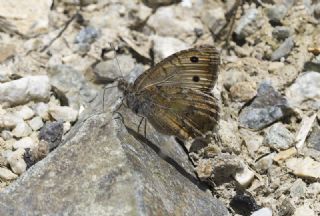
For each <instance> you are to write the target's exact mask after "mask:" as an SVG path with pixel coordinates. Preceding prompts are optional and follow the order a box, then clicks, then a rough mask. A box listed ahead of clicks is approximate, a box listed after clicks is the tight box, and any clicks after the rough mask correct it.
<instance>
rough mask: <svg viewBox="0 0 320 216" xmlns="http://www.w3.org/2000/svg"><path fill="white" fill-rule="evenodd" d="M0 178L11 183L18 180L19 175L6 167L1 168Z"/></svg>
mask: <svg viewBox="0 0 320 216" xmlns="http://www.w3.org/2000/svg"><path fill="white" fill-rule="evenodd" d="M0 178H1V179H3V180H7V181H9V180H14V179H16V178H18V175H16V174H14V173H13V172H11V171H10V170H9V169H7V168H5V167H0Z"/></svg>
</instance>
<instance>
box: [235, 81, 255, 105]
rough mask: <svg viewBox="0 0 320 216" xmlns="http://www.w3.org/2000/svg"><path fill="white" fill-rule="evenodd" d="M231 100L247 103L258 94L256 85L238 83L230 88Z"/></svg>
mask: <svg viewBox="0 0 320 216" xmlns="http://www.w3.org/2000/svg"><path fill="white" fill-rule="evenodd" d="M230 94H231V98H232V99H233V100H234V101H240V102H247V101H249V100H251V99H252V98H253V97H254V96H255V95H256V94H257V90H256V85H255V83H253V82H237V83H236V84H235V85H233V86H232V87H231V88H230Z"/></svg>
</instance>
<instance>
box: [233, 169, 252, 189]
mask: <svg viewBox="0 0 320 216" xmlns="http://www.w3.org/2000/svg"><path fill="white" fill-rule="evenodd" d="M234 178H235V180H236V181H237V182H238V183H239V185H241V186H242V187H244V188H246V187H248V186H249V185H250V184H251V182H252V181H253V179H254V172H253V171H252V170H250V169H249V168H248V167H247V166H245V167H244V168H243V169H242V170H240V171H238V172H237V173H236V174H235V175H234Z"/></svg>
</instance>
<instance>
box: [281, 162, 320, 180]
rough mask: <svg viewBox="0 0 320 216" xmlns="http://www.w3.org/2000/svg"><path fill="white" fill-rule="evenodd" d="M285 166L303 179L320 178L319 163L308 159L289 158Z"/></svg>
mask: <svg viewBox="0 0 320 216" xmlns="http://www.w3.org/2000/svg"><path fill="white" fill-rule="evenodd" d="M286 165H287V167H288V168H289V169H291V170H292V171H293V174H294V175H296V176H299V177H303V178H314V179H319V178H320V163H319V162H318V161H315V160H313V159H312V158H310V157H306V158H290V159H288V160H287V162H286Z"/></svg>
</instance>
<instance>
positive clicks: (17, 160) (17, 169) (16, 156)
mask: <svg viewBox="0 0 320 216" xmlns="http://www.w3.org/2000/svg"><path fill="white" fill-rule="evenodd" d="M24 153H25V150H24V149H21V148H20V149H17V150H16V151H14V152H10V153H9V154H7V157H8V162H9V164H10V167H11V169H12V171H13V172H14V173H16V174H18V175H20V174H22V173H23V172H25V171H26V169H27V164H26V162H25V161H24V160H23V155H24Z"/></svg>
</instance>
